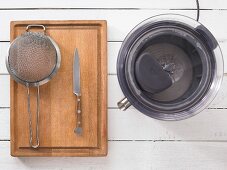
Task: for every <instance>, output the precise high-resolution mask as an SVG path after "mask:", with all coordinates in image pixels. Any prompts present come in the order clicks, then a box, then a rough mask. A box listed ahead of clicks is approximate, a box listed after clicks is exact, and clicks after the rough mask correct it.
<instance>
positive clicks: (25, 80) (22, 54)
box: [6, 25, 61, 148]
mask: <svg viewBox="0 0 227 170" xmlns="http://www.w3.org/2000/svg"><path fill="white" fill-rule="evenodd" d="M32 27H40V28H42V29H43V32H30V31H29V30H30V29H31V28H32ZM45 31H46V28H45V26H44V25H28V26H27V27H26V32H25V33H23V34H22V35H21V36H19V37H17V38H16V39H15V40H14V41H13V42H12V43H11V45H10V48H9V51H8V56H7V58H6V66H7V69H8V71H9V74H10V75H11V77H12V78H13V79H14V80H15V81H16V82H18V83H21V84H23V85H25V86H26V87H27V106H28V114H29V133H30V139H29V143H30V146H31V147H32V148H38V147H39V144H40V143H39V113H40V108H39V107H40V94H39V93H40V90H39V86H40V85H43V84H45V83H47V82H48V81H49V80H50V79H51V78H52V77H53V76H54V75H55V74H56V72H57V70H58V69H59V67H60V62H61V55H60V50H59V47H58V45H57V44H56V43H55V42H54V40H52V39H51V38H50V37H49V36H47V35H45ZM30 87H37V94H36V140H35V142H33V130H32V113H31V104H30ZM33 143H35V144H33Z"/></svg>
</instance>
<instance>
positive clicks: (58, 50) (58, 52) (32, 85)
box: [5, 34, 61, 87]
mask: <svg viewBox="0 0 227 170" xmlns="http://www.w3.org/2000/svg"><path fill="white" fill-rule="evenodd" d="M44 36H46V37H47V38H48V39H49V40H50V41H51V43H52V45H53V46H54V48H55V51H56V60H57V62H56V64H55V67H54V69H53V70H52V72H51V73H50V74H49V75H48V76H47V77H45V78H44V79H42V80H40V81H36V82H27V81H24V80H22V79H20V78H19V77H17V76H16V75H15V74H14V73H13V72H12V70H11V68H10V66H9V50H10V47H11V44H13V43H14V42H15V41H16V40H17V39H18V38H19V37H20V36H18V37H17V38H16V39H14V40H13V41H12V43H10V46H9V48H8V50H7V56H6V60H5V62H6V68H7V70H8V72H9V74H10V76H11V77H12V78H13V79H14V80H15V81H16V82H17V83H21V84H23V85H25V86H27V85H29V86H30V87H37V86H41V85H43V84H45V83H47V82H49V81H50V80H51V78H52V77H53V76H54V75H55V74H56V73H57V71H58V69H59V68H60V63H61V53H60V49H59V47H58V45H57V43H56V42H55V41H54V40H53V39H52V38H51V37H49V36H47V35H45V34H44Z"/></svg>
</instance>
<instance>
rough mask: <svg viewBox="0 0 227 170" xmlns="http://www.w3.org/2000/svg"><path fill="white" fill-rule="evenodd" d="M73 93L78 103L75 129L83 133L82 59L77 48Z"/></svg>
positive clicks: (78, 132) (77, 132)
mask: <svg viewBox="0 0 227 170" xmlns="http://www.w3.org/2000/svg"><path fill="white" fill-rule="evenodd" d="M73 93H74V94H75V95H76V97H77V105H76V117H77V122H76V128H75V129H74V133H76V134H78V135H81V134H82V115H81V114H82V111H81V92H80V59H79V53H78V50H77V48H76V49H75V53H74V61H73Z"/></svg>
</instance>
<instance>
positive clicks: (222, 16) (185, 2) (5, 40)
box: [0, 0, 227, 170]
mask: <svg viewBox="0 0 227 170" xmlns="http://www.w3.org/2000/svg"><path fill="white" fill-rule="evenodd" d="M200 6H201V8H202V10H201V16H200V22H201V23H203V24H204V25H205V26H206V27H207V28H208V29H209V30H210V31H211V32H212V33H213V34H214V35H215V36H216V38H217V40H218V42H219V44H220V46H221V49H222V52H223V55H224V59H225V73H227V59H226V57H227V1H225V0H215V1H212V0H200ZM195 9H196V5H195V0H171V1H170V0H169V1H164V0H151V1H146V0H125V1H122V0H115V1H110V0H94V1H88V0H75V1H73V0H64V1H63V0H50V1H48V2H47V1H44V0H39V1H29V0H21V1H17V0H11V1H5V0H2V1H0V169H7V170H8V169H9V170H13V169H19V170H22V169H26V170H27V169H42V170H44V169H45V170H47V169H48V170H49V169H55V170H60V169H89V170H90V169H92V170H95V169H105V170H106V169H107V170H108V169H110V170H115V169H130V170H131V169H174V170H175V169H212V170H213V169H218V170H219V169H226V167H227V90H226V87H227V74H225V76H224V79H223V83H222V86H221V89H220V92H219V93H218V95H217V97H216V98H215V100H214V101H213V102H212V104H211V105H210V106H209V108H207V109H205V110H204V111H203V112H202V113H200V114H198V115H196V116H194V117H192V118H190V119H187V120H183V121H177V122H164V121H159V120H155V119H151V118H149V117H147V116H145V115H143V114H141V113H139V112H138V111H137V110H135V109H134V108H130V109H129V110H127V111H126V112H122V111H119V110H118V109H117V108H116V102H117V101H118V100H119V99H121V97H122V96H123V94H122V92H121V90H120V87H119V85H118V82H117V77H116V59H117V54H118V50H119V48H120V45H121V43H122V41H123V39H124V37H125V36H126V35H127V33H128V32H129V31H130V30H131V29H132V28H133V27H134V26H135V25H136V24H138V23H139V22H141V21H142V20H144V19H146V18H148V17H151V16H154V15H158V14H162V13H178V14H183V15H187V16H189V17H192V18H195V17H196V10H195ZM28 19H37V20H38V19H39V20H40V19H49V20H50V19H55V20H61V19H62V20H63V19H105V20H107V22H108V73H109V75H108V84H109V88H108V124H109V127H108V133H109V154H108V156H107V157H106V158H13V157H11V156H10V155H9V148H10V146H9V140H10V136H9V75H8V73H7V70H6V68H5V56H6V53H7V48H8V46H9V23H10V21H12V20H28Z"/></svg>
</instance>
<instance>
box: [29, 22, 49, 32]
mask: <svg viewBox="0 0 227 170" xmlns="http://www.w3.org/2000/svg"><path fill="white" fill-rule="evenodd" d="M32 27H41V28H42V29H43V33H44V34H45V32H46V27H45V26H44V25H39V24H34V25H28V26H27V27H26V31H27V32H29V30H30V29H31V28H32Z"/></svg>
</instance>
